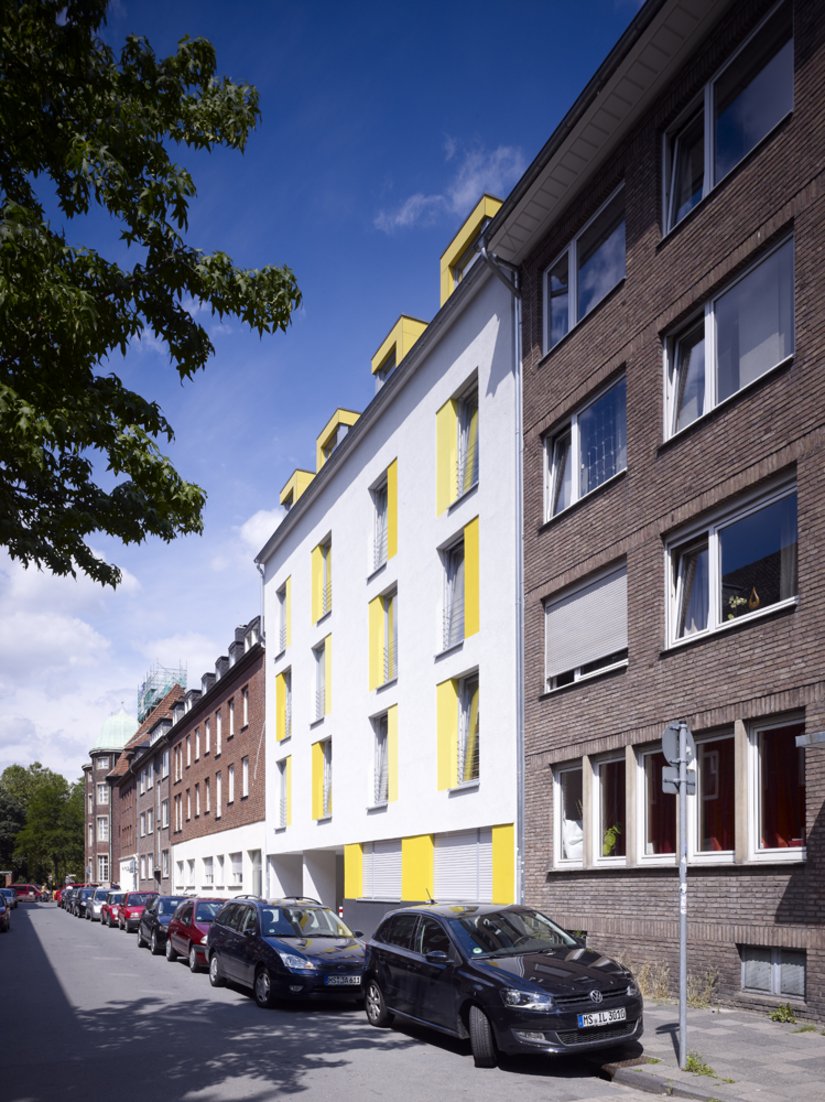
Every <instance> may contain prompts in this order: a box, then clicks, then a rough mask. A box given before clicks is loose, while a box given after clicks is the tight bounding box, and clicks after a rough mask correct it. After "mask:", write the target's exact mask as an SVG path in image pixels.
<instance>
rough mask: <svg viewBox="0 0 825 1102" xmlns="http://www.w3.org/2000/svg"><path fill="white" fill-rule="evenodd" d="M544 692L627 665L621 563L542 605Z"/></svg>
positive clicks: (624, 573)
mask: <svg viewBox="0 0 825 1102" xmlns="http://www.w3.org/2000/svg"><path fill="white" fill-rule="evenodd" d="M545 636H546V639H545V646H546V670H547V688H548V689H559V688H562V687H563V686H565V685H571V684H573V682H575V681H579V680H582V679H583V678H586V677H591V676H594V675H596V674H600V673H604V672H605V671H606V670H609V669H615V668H617V667H619V666H622V665H626V664H627V566H626V565H625V564H624V563H622V565H621V566H619V567H613V568H612V569H610V570H609V571H606V572H605V573H603V574H599V575H598V576H597V577H596V578H594V579H592V580H590V581H587V582H585V583H583V584H582V585H580V586H577V587H576V588H575V589H573V590H571V591H567V592H566V593H564V594H563V595H562V596H560V597H554V598H553V599H552V600H550V601H548V602H547V604H546V605H545Z"/></svg>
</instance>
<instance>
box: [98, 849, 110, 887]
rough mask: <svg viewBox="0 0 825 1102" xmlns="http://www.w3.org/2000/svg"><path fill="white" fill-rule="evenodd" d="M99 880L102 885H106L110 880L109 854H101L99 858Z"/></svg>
mask: <svg viewBox="0 0 825 1102" xmlns="http://www.w3.org/2000/svg"><path fill="white" fill-rule="evenodd" d="M97 879H98V880H99V881H100V883H101V884H105V883H106V882H107V881H108V879H109V855H108V853H99V854H98V857H97Z"/></svg>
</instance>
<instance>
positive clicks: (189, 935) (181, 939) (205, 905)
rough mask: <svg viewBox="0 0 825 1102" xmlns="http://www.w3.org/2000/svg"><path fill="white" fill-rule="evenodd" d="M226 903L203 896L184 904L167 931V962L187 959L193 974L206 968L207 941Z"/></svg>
mask: <svg viewBox="0 0 825 1102" xmlns="http://www.w3.org/2000/svg"><path fill="white" fill-rule="evenodd" d="M224 903H226V900H225V899H217V898H216V897H215V896H203V895H199V896H195V897H194V898H192V899H187V900H185V901H184V902H183V903H181V905H180V906H179V907H178V909H177V910H176V911H175V913H174V915H173V916H172V921H171V922H170V923H169V927H168V929H167V931H166V959H167V960H177V959H178V957H186V959H187V960H188V961H189V970H190V971H191V972H199V971H200V970H201V969H202V968H203V969H205V968H206V966H207V960H206V945H205V944H204V939H205V937H206V935H207V933H208V932H209V927H210V926H211V925H212V922H213V921H214V918H215V915H216V914H217V913H218V911H219V910H220V909H221V907H222V906H223V905H224Z"/></svg>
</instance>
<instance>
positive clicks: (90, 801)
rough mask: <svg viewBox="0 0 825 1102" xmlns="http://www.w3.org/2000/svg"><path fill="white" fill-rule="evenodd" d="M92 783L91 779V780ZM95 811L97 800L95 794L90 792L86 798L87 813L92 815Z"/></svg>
mask: <svg viewBox="0 0 825 1102" xmlns="http://www.w3.org/2000/svg"><path fill="white" fill-rule="evenodd" d="M89 780H90V781H91V777H90V778H89ZM94 809H95V798H94V795H93V793H91V792H89V793H88V794H87V796H86V812H87V814H89V815H91V814H92V812H93V811H94Z"/></svg>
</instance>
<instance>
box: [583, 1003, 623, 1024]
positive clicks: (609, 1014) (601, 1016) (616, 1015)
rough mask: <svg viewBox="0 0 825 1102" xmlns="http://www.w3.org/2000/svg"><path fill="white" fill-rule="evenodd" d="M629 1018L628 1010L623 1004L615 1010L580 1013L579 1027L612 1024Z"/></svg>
mask: <svg viewBox="0 0 825 1102" xmlns="http://www.w3.org/2000/svg"><path fill="white" fill-rule="evenodd" d="M626 1020H627V1010H626V1009H625V1007H623V1006H619V1007H617V1008H616V1009H615V1010H594V1011H592V1013H590V1014H579V1029H588V1028H589V1027H590V1026H594V1025H610V1024H611V1022H624V1021H626Z"/></svg>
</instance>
